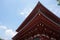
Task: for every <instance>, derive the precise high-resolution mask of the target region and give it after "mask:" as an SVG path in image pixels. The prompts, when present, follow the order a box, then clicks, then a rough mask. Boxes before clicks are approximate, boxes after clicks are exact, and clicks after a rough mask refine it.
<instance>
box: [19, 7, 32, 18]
mask: <svg viewBox="0 0 60 40" xmlns="http://www.w3.org/2000/svg"><path fill="white" fill-rule="evenodd" d="M18 11H19V10H18ZM31 11H32V8H25V9H23V10H22V11H19V12H18V13H19V14H20V16H23V17H25V18H26V17H27V16H28V15H29V14H30V12H31Z"/></svg>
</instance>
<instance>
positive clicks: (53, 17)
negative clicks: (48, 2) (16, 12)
mask: <svg viewBox="0 0 60 40" xmlns="http://www.w3.org/2000/svg"><path fill="white" fill-rule="evenodd" d="M39 9H40V10H41V11H42V12H43V13H44V15H46V16H47V17H48V18H50V19H52V20H53V21H54V22H56V23H58V24H59V25H60V18H58V17H57V16H56V15H54V14H53V13H52V12H50V11H49V10H48V9H47V8H46V7H44V6H43V5H42V4H41V3H40V2H38V4H37V5H36V7H35V8H34V9H33V11H32V12H31V13H30V15H29V16H28V17H27V18H26V19H25V20H24V22H23V23H22V24H21V25H20V26H19V27H18V29H17V30H16V31H17V32H19V31H20V30H21V29H22V28H23V27H24V26H25V25H26V24H27V23H28V22H29V21H30V20H31V19H32V18H33V17H34V16H35V15H36V13H37V11H38V10H39Z"/></svg>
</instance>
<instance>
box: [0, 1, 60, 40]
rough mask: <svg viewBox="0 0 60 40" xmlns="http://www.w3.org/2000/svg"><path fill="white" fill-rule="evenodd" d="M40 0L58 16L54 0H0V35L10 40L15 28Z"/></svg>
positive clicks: (57, 7) (59, 9)
mask: <svg viewBox="0 0 60 40" xmlns="http://www.w3.org/2000/svg"><path fill="white" fill-rule="evenodd" d="M38 1H40V2H41V3H42V4H43V5H44V6H45V7H46V8H47V9H49V10H50V11H51V12H53V13H54V14H55V15H56V16H58V17H60V6H58V5H57V4H58V3H57V1H56V0H0V37H1V38H4V39H5V40H11V38H12V37H13V36H14V35H15V34H16V32H15V30H16V29H17V28H18V26H19V25H20V24H21V23H22V22H23V21H24V20H25V18H26V17H27V16H28V15H29V13H30V12H31V11H32V10H33V8H34V7H35V6H36V4H37V2H38Z"/></svg>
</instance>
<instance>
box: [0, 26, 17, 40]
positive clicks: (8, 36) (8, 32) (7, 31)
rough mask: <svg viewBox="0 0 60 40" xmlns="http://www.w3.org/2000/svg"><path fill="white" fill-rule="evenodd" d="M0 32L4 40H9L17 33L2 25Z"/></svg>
mask: <svg viewBox="0 0 60 40" xmlns="http://www.w3.org/2000/svg"><path fill="white" fill-rule="evenodd" d="M1 30H3V33H4V34H5V35H4V36H5V37H4V40H9V39H10V40H11V38H12V37H13V36H14V35H15V34H16V33H17V32H15V31H14V30H12V29H9V28H8V27H7V26H4V25H0V32H2V31H1Z"/></svg>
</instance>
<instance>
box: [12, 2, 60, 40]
mask: <svg viewBox="0 0 60 40" xmlns="http://www.w3.org/2000/svg"><path fill="white" fill-rule="evenodd" d="M16 31H17V32H18V33H17V34H16V35H15V36H14V37H13V38H12V40H60V18H59V17H57V16H56V15H54V14H53V13H52V12H50V11H49V10H48V9H47V8H46V7H44V6H43V5H42V4H41V3H40V2H38V4H37V5H36V7H35V8H34V9H33V10H32V12H31V13H30V15H29V16H28V17H27V18H26V19H25V20H24V21H23V23H22V24H21V25H20V26H19V27H18V29H17V30H16Z"/></svg>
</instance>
